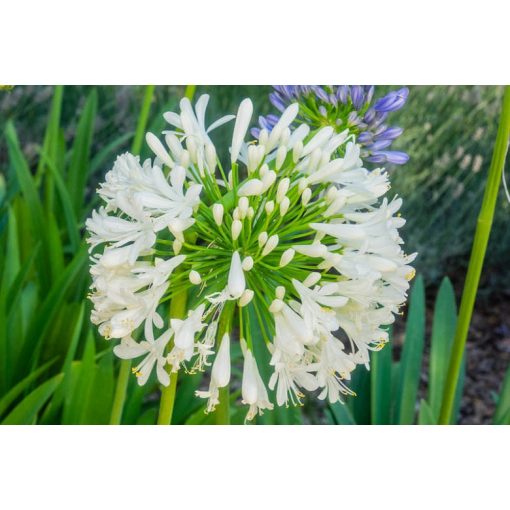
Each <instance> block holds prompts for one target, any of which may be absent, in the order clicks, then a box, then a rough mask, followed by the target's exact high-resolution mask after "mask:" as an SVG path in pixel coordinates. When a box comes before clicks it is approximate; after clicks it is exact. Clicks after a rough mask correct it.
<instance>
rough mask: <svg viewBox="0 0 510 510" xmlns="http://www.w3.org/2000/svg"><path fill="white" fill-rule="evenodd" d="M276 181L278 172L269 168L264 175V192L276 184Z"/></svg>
mask: <svg viewBox="0 0 510 510" xmlns="http://www.w3.org/2000/svg"><path fill="white" fill-rule="evenodd" d="M274 181H276V172H274V171H273V170H269V171H268V172H267V173H266V174H265V175H264V177H262V184H263V189H262V192H264V191H266V190H268V189H269V188H270V187H271V186H272V185H273V184H274Z"/></svg>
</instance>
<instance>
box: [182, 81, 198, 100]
mask: <svg viewBox="0 0 510 510" xmlns="http://www.w3.org/2000/svg"><path fill="white" fill-rule="evenodd" d="M196 88H197V86H196V85H186V90H185V91H184V97H187V98H188V99H189V100H190V101H193V96H194V95H195V90H196Z"/></svg>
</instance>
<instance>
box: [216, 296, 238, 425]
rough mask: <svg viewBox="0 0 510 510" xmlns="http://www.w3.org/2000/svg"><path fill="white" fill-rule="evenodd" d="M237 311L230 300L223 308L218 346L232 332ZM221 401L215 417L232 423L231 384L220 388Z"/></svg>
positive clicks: (218, 420)
mask: <svg viewBox="0 0 510 510" xmlns="http://www.w3.org/2000/svg"><path fill="white" fill-rule="evenodd" d="M234 312H235V304H234V302H233V301H228V302H227V303H226V304H225V307H224V308H223V312H222V314H221V317H220V320H219V322H218V341H217V344H218V348H219V346H220V344H221V339H222V338H223V335H224V334H225V333H229V334H231V333H232V323H233V318H234ZM219 399H220V403H219V404H218V405H217V406H216V411H215V418H216V425H230V385H227V386H225V387H224V388H220V389H219Z"/></svg>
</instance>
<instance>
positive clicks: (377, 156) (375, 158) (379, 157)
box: [366, 153, 386, 163]
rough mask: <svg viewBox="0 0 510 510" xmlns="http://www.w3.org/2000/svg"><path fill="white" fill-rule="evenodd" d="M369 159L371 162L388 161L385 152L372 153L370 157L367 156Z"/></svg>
mask: <svg viewBox="0 0 510 510" xmlns="http://www.w3.org/2000/svg"><path fill="white" fill-rule="evenodd" d="M366 159H367V161H369V162H370V163H384V162H385V161H386V156H385V155H384V154H378V153H376V154H372V155H371V156H369V157H368V158H366Z"/></svg>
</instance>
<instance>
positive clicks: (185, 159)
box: [179, 149, 190, 168]
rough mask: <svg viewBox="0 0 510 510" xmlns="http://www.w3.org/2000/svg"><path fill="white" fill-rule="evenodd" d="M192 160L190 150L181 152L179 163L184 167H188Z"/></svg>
mask: <svg viewBox="0 0 510 510" xmlns="http://www.w3.org/2000/svg"><path fill="white" fill-rule="evenodd" d="M189 162H190V157H189V152H188V151H187V150H186V149H184V150H183V151H182V152H181V157H180V158H179V165H181V166H182V167H183V168H188V167H189Z"/></svg>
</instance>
